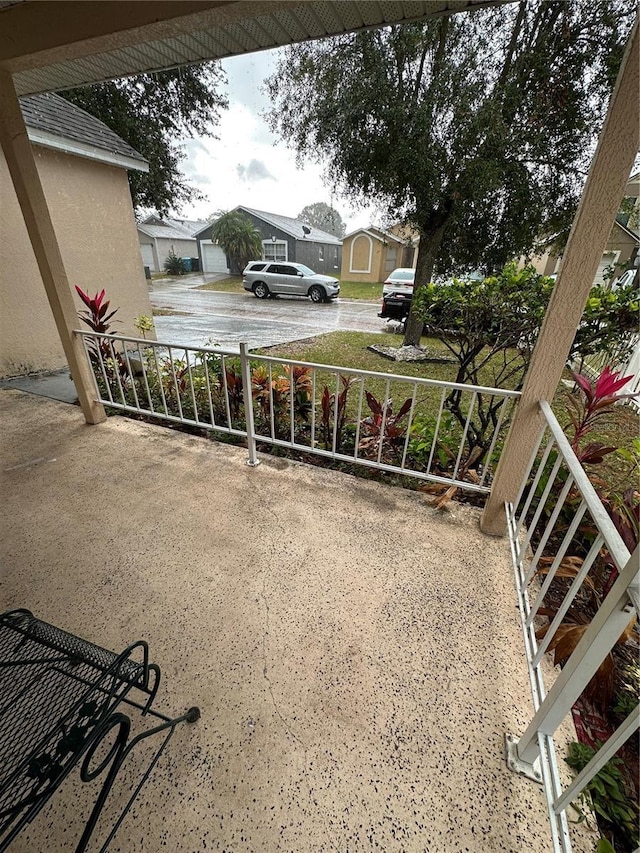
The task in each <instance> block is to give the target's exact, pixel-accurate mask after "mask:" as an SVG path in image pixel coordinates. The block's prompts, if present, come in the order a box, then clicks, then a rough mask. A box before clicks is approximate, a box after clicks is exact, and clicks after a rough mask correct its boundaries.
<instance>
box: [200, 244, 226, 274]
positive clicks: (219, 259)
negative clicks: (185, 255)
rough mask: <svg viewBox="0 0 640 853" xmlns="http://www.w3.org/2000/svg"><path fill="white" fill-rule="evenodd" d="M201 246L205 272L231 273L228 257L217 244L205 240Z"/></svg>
mask: <svg viewBox="0 0 640 853" xmlns="http://www.w3.org/2000/svg"><path fill="white" fill-rule="evenodd" d="M200 245H201V246H202V263H203V266H204V271H205V272H229V267H228V266H227V256H226V255H225V253H224V252H223V251H222V249H221V248H220V246H218V244H217V243H212V242H211V241H210V240H203V241H202V243H201V244H200Z"/></svg>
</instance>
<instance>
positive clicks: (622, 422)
mask: <svg viewBox="0 0 640 853" xmlns="http://www.w3.org/2000/svg"><path fill="white" fill-rule="evenodd" d="M373 343H375V344H380V345H382V346H395V347H399V346H400V345H401V343H402V338H401V337H400V336H399V335H384V334H383V335H372V334H369V333H367V332H330V333H328V334H324V335H318V336H317V337H315V338H308V339H305V340H303V341H296V342H294V343H290V344H282V345H279V346H274V347H270V348H268V349H265V350H262V352H263V353H264V354H265V355H271V356H275V357H278V358H291V359H293V360H295V361H307V362H315V363H317V364H328V365H329V364H330V365H334V366H337V367H344V368H350V367H351V368H357V369H360V370H371V371H376V372H379V373H390V374H394V375H399V376H410V377H420V378H423V379H438V380H444V381H450V382H451V381H454V380H455V377H456V369H457V365H456V364H455V363H437V362H425V363H422V364H410V363H409V364H408V363H405V362H394V361H389V360H387V359H385V358H382V357H381V356H379V355H377V354H376V353H373V352H371V351H370V350H368V349H367V346H368V345H369V344H373ZM422 344H423V346H426V347H427V348H428V350H429V351H430V352H431V354H432V355H433V356H434V357H436V358H439V357H443V358H444V357H447V356H450V355H451V354H450V353H449V351H448V350H447V349H446V347H445V346H444V344H442V342H441V341H440V340H438V339H437V338H423V339H422ZM497 358H498V357H497ZM481 381H482V382H483V383H484V384H486V385H488V386H494V385H495V381H494V380H493V375H492V370H491V366H490V365H489V366H487V368H486V370H485V372H484V374H483V375H482V377H481ZM316 382H317V391H316V394H317V395H318V396H319V395H320V394H321V392H322V385H323V384H324V383H326V384H327V385H328V386H329V390H330V392H331V393H334V392H335V390H336V389H335V378H334V377H332V375H331V374H330V373H328V372H327V373H326V374H324V373H323V372H322V371H318V375H317V379H316ZM365 387H366V390H368V391H370V392H371V393H372V394H373V395H374V396H375V397H376V398H377V399H378V400H382V399H383V398H384V396H385V393H386V381H385V380H384V379H376V378H370V379H368V380H367V381H366V386H365ZM412 392H413V388H412V387H411V385H410V384H409V383H404V382H395V383H394V382H393V381H392V382H391V383H390V386H389V396H390V397H391V399H392V400H393V403H394V405H393V408H394V411H397V410H398V409H399V408H400V406H401V405H402V403H403V402H404V400H405V398H406V397H408V396H411V394H412ZM568 393H569V391H568V389H567V387H566V386H564V385H561V386H560V388H559V389H558V391H557V393H556V395H555V397H554V400H553V410H554V413H555V415H556V417H557V418H558V420H559V422H560V424H561V426H563V427H565V426H566V425H567V424H568V423H569V415H568V413H567V412H568V410H567V394H568ZM440 394H441V392H440V390H439V389H437V388H433V389H432V388H428V387H425V388H424V389H422V390H421V391H420V392H419V396H418V398H417V406H416V412H415V415H416V416H417V417H418V418H419V419H420V418H428V419H430V418H435V416H436V414H437V410H438V406H439V403H440ZM468 397H469V399H470V395H468ZM357 406H358V392H355V391H354V392H352V393H351V395H350V397H349V400H348V404H347V413H348V416H349V417H355V416H356V414H357ZM363 411H364V413H365V414H366V413H367V412H368V409H367V407H366V402H365V404H364V409H363ZM637 425H638V418H637V412H636V410H635V409H633V408H631V407H629V406H616V408H615V409H614V411H613V412H612V414H611V416H610V417H608V418H607V419H603V420H602V421H601V422H600V425H599V428H598V431H597V432H594V433H592V434H590V436H589V438H588V439H587V441H600V442H602V443H603V444H605V445H609V446H614V447H620V448H622V449H623V450H627V451H630V450H631V448H632V445H633V442H634V439H635V438H636V437H637V435H638V428H637ZM457 431H458V428H457V425H456V426H455V427H454V432H457ZM452 437H453V436H452ZM589 467H590V472H589V473H590V474H592V475H593V476H597V477H600V478H602V479H603V480H604V481H605V482H606V483H607V485H608V487H609V488H611V489H613V490H616V491H623V490H624V489H625V488H629V487H630V486H635V487H638V472H637V471H636V472H635V473H634V472H633V471H632V463H631V462H629V461H628V460H626V459H624V458H623V456H622V455H621V454H619V453H611V454H609V455H607V456H605V458H604V461H603V462H602V463H600V464H598V465H592V466H589Z"/></svg>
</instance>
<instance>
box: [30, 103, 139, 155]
mask: <svg viewBox="0 0 640 853" xmlns="http://www.w3.org/2000/svg"><path fill="white" fill-rule="evenodd" d="M20 108H21V110H22V115H23V117H24V123H25V124H26V125H27V127H30V128H33V129H34V130H41V131H45V132H47V133H51V134H53V135H54V136H58V137H60V138H61V139H71V140H74V141H75V142H81V143H84V144H86V145H90V146H93V147H94V148H101V149H102V150H104V151H108V152H110V153H111V154H119V155H121V156H123V157H129V158H130V159H132V160H138V161H139V162H140V163H146V162H147V161H146V160H145V159H144V157H143V156H142V155H141V154H139V153H138V152H137V151H136V150H135V149H134V148H132V147H131V146H130V145H129V144H128V143H127V142H125V141H124V139H121V138H120V137H119V136H118V134H117V133H114V132H113V130H111V128H109V127H107V125H106V124H104V123H103V122H101V121H100V119H97V118H96V117H95V116H92V115H90V114H89V113H87V112H85V111H84V110H82V109H80V107H77V106H76V105H75V104H72V103H70V102H69V101H65V99H64V98H61V97H60V96H59V95H54V94H52V93H51V94H47V95H28V96H26V97H22V98H20Z"/></svg>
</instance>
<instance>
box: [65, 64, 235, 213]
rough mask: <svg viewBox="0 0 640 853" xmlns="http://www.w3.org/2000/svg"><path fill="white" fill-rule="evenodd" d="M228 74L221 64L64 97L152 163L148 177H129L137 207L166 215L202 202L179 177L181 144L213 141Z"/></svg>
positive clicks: (176, 70) (102, 85)
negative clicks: (202, 138) (203, 139)
mask: <svg viewBox="0 0 640 853" xmlns="http://www.w3.org/2000/svg"><path fill="white" fill-rule="evenodd" d="M224 79H225V78H224V73H223V72H222V70H221V69H220V66H219V65H218V63H216V62H206V63H203V64H201V65H188V66H185V67H183V68H174V69H171V70H170V71H159V72H157V73H155V74H139V75H137V76H135V77H127V78H125V79H122V80H115V81H113V82H110V83H98V84H96V85H94V86H85V87H83V88H81V89H69V90H68V91H66V92H61V93H60V94H61V95H62V97H63V98H66V99H67V100H68V101H71V102H72V103H74V104H77V106H79V107H82V109H83V110H86V111H87V112H88V113H91V115H94V116H96V118H99V119H100V120H101V121H103V122H104V123H105V124H106V125H107V126H108V127H110V128H111V129H112V130H113V131H115V133H117V134H118V136H120V137H122V139H124V140H125V141H126V142H128V143H129V145H131V146H132V147H133V148H135V150H136V151H139V152H140V154H142V155H143V157H145V158H146V159H147V160H148V161H149V172H148V173H146V174H145V173H143V172H129V186H130V189H131V196H132V199H133V206H134V208H135V209H136V211H137V212H139V211H140V210H142V209H145V208H146V209H152V210H156V211H158V213H160V214H161V215H166V214H167V213H169V211H170V210H180V209H181V208H182V206H183V205H184V204H185V203H187V202H189V201H193V200H195V199H198V198H201V195H200V193H199V192H198V190H197V189H196V188H195V187H193V186H191V185H190V184H189V183H188V181H187V180H186V178H185V176H184V175H183V174H182V172H181V171H180V163H181V161H182V160H183V159H184V151H183V148H182V145H181V144H180V139H181V138H183V137H188V136H207V135H213V133H214V129H215V126H216V124H217V123H218V120H219V116H220V111H221V110H222V109H224V108H225V107H226V106H227V100H226V98H225V96H224V95H222V94H221V93H220V92H219V91H218V88H219V86H220V85H221V84H222V83H223V82H224Z"/></svg>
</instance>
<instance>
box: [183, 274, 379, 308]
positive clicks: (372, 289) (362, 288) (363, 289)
mask: <svg viewBox="0 0 640 853" xmlns="http://www.w3.org/2000/svg"><path fill="white" fill-rule="evenodd" d="M196 289H197V290H217V291H219V292H222V293H245V290H243V288H242V276H239V275H232V276H229V278H223V279H222V280H221V281H210V282H208V284H201V285H200V286H199V287H198V288H196ZM340 298H341V299H366V300H369V301H370V302H379V301H380V300H381V299H382V285H381V284H377V283H375V284H371V283H370V282H362V281H341V282H340Z"/></svg>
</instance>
